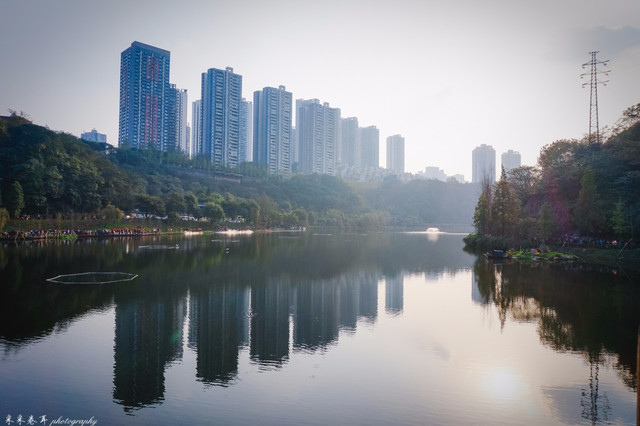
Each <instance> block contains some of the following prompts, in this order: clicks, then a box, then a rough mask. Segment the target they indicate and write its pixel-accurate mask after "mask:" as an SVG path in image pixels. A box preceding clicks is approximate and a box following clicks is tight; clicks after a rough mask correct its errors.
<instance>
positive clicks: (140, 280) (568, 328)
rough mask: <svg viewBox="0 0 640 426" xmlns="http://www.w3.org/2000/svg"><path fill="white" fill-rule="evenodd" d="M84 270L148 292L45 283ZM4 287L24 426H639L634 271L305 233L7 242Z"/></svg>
mask: <svg viewBox="0 0 640 426" xmlns="http://www.w3.org/2000/svg"><path fill="white" fill-rule="evenodd" d="M85 272H122V273H128V274H137V277H136V278H135V279H133V280H131V281H122V282H113V283H106V284H61V283H51V282H47V281H46V280H47V279H48V278H52V277H56V276H58V275H66V274H78V273H85ZM0 276H1V281H2V284H1V285H0V308H1V309H0V319H1V321H0V354H1V358H0V414H1V415H2V419H3V420H4V421H5V422H6V421H13V422H15V423H12V424H19V423H18V420H20V421H22V422H23V424H28V423H27V422H28V421H29V422H31V423H32V424H45V423H46V424H63V423H62V422H64V421H67V420H68V422H67V424H71V423H70V422H72V421H74V420H76V421H78V422H80V421H84V422H85V424H103V425H116V424H145V425H152V424H153V425H178V424H179V425H185V424H188V425H191V424H194V425H195V424H215V425H247V424H260V425H300V424H306V425H327V424H332V425H390V424H393V425H423V424H430V425H431V424H433V425H461V424H487V425H489V424H490V425H499V424H502V425H543V424H544V425H554V424H560V425H566V424H635V422H636V410H637V403H638V399H637V393H636V389H637V382H636V378H635V374H636V373H635V372H636V363H637V361H636V360H637V358H636V357H637V347H638V346H637V339H638V326H639V324H640V280H639V275H638V272H636V271H631V270H625V269H624V268H617V269H616V268H611V267H595V266H588V265H581V264H537V265H536V264H534V265H521V264H517V263H511V262H505V263H499V262H496V263H494V262H492V261H487V260H485V259H484V258H482V257H478V256H477V255H473V254H470V253H466V252H465V251H463V242H462V235H456V234H446V233H442V234H427V233H376V234H369V235H358V234H314V233H312V232H306V233H271V234H254V235H251V236H226V237H225V236H220V235H200V236H189V237H186V236H162V237H160V236H156V237H142V238H140V237H139V238H129V239H92V240H87V241H80V242H77V243H67V244H45V245H39V244H22V245H19V246H4V247H3V248H0ZM98 281H99V280H98ZM19 416H20V417H19ZM76 424H80V423H76Z"/></svg>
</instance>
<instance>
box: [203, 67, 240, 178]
mask: <svg viewBox="0 0 640 426" xmlns="http://www.w3.org/2000/svg"><path fill="white" fill-rule="evenodd" d="M201 100H202V153H203V154H205V155H207V156H208V157H209V158H210V160H211V163H212V164H213V166H214V167H237V166H238V164H239V148H240V102H241V101H242V76H241V75H239V74H235V73H234V72H233V68H231V67H227V68H226V69H225V70H220V69H216V68H211V69H209V70H208V71H207V72H205V73H202V98H201Z"/></svg>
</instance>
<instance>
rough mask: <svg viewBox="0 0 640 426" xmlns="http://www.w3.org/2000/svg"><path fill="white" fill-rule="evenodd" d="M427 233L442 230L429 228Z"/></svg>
mask: <svg viewBox="0 0 640 426" xmlns="http://www.w3.org/2000/svg"><path fill="white" fill-rule="evenodd" d="M427 232H432V233H436V232H440V228H427Z"/></svg>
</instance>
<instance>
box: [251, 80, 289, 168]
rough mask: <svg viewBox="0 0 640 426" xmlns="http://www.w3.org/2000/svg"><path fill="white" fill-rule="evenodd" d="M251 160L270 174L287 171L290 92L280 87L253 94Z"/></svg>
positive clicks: (268, 88) (266, 88) (267, 88)
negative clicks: (263, 166) (265, 168)
mask: <svg viewBox="0 0 640 426" xmlns="http://www.w3.org/2000/svg"><path fill="white" fill-rule="evenodd" d="M253 105H254V113H253V145H254V148H253V152H254V162H255V163H257V164H263V165H265V166H267V168H268V169H269V172H270V173H281V172H290V171H291V120H292V113H293V111H292V95H291V92H287V90H286V88H285V87H284V86H280V87H278V88H277V89H276V88H273V87H265V88H264V89H262V90H257V91H255V92H254V93H253Z"/></svg>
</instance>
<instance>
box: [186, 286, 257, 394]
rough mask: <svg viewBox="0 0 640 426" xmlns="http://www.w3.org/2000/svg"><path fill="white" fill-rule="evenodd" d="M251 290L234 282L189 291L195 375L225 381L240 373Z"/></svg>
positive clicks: (212, 382) (205, 380)
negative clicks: (241, 352)
mask: <svg viewBox="0 0 640 426" xmlns="http://www.w3.org/2000/svg"><path fill="white" fill-rule="evenodd" d="M248 308H249V292H248V290H247V289H245V288H241V287H238V286H234V285H211V286H209V287H198V288H195V289H192V290H191V292H190V305H189V347H190V348H192V349H194V350H195V351H196V353H197V361H196V377H197V378H198V380H201V381H203V382H205V383H209V384H216V385H226V384H227V383H229V382H230V381H232V380H234V379H235V377H236V376H237V374H238V353H239V347H240V346H244V345H246V330H247V328H248V318H247V312H248Z"/></svg>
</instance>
